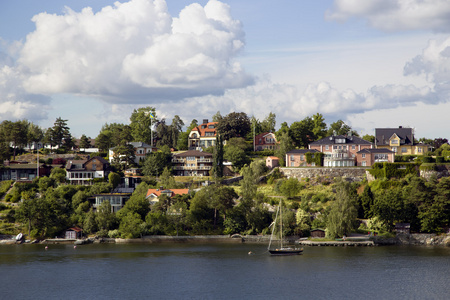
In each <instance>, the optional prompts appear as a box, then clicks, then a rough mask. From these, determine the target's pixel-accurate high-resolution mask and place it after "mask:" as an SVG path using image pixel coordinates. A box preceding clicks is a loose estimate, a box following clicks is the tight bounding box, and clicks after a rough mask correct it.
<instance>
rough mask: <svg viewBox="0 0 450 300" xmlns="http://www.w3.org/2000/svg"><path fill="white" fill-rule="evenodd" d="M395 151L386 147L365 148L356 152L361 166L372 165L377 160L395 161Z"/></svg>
mask: <svg viewBox="0 0 450 300" xmlns="http://www.w3.org/2000/svg"><path fill="white" fill-rule="evenodd" d="M394 156H395V153H394V152H393V151H391V150H389V149H386V148H380V149H363V150H361V151H358V152H357V153H356V161H357V165H358V166H361V167H366V166H371V165H373V164H374V163H377V162H380V163H381V162H394V160H395V157H394Z"/></svg>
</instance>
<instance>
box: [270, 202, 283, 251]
mask: <svg viewBox="0 0 450 300" xmlns="http://www.w3.org/2000/svg"><path fill="white" fill-rule="evenodd" d="M279 210H280V206H278V209H277V212H276V213H275V221H273V223H272V224H271V225H270V226H272V234H271V235H270V241H269V247H267V249H269V250H270V246H271V245H272V238H273V234H274V232H275V227H277V219H278V211H279ZM270 226H269V227H270Z"/></svg>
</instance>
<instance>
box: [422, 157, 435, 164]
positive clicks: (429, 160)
mask: <svg viewBox="0 0 450 300" xmlns="http://www.w3.org/2000/svg"><path fill="white" fill-rule="evenodd" d="M433 162H434V161H433V157H431V156H424V157H422V163H424V164H429V163H433Z"/></svg>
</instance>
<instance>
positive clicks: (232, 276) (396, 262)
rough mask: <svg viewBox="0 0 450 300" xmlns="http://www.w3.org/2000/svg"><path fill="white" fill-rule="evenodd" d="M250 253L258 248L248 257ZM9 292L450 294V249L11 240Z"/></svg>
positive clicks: (5, 274)
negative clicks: (297, 251)
mask: <svg viewBox="0 0 450 300" xmlns="http://www.w3.org/2000/svg"><path fill="white" fill-rule="evenodd" d="M249 251H252V252H253V253H254V254H253V255H249V254H248V253H249ZM0 282H1V291H0V299H8V300H9V299H450V248H448V247H447V248H446V247H419V246H415V247H413V246H378V247H304V253H303V255H299V256H289V257H272V256H270V255H269V253H268V252H267V251H266V246H265V245H260V244H245V243H244V244H236V243H233V244H222V243H219V244H214V243H209V244H207V243H205V244H203V243H202V244H199V243H188V244H178V243H163V244H91V245H81V246H77V247H76V248H74V246H73V245H48V249H47V250H46V249H45V246H44V245H2V246H0Z"/></svg>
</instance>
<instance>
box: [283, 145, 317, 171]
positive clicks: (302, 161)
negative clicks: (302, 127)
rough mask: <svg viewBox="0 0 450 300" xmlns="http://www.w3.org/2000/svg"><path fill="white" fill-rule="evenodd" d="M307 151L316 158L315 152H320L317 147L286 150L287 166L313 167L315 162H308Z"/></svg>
mask: <svg viewBox="0 0 450 300" xmlns="http://www.w3.org/2000/svg"><path fill="white" fill-rule="evenodd" d="M306 153H311V158H314V154H315V153H319V151H318V150H316V149H294V150H291V151H289V152H286V167H313V166H315V163H314V162H311V163H308V162H307V159H306Z"/></svg>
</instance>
